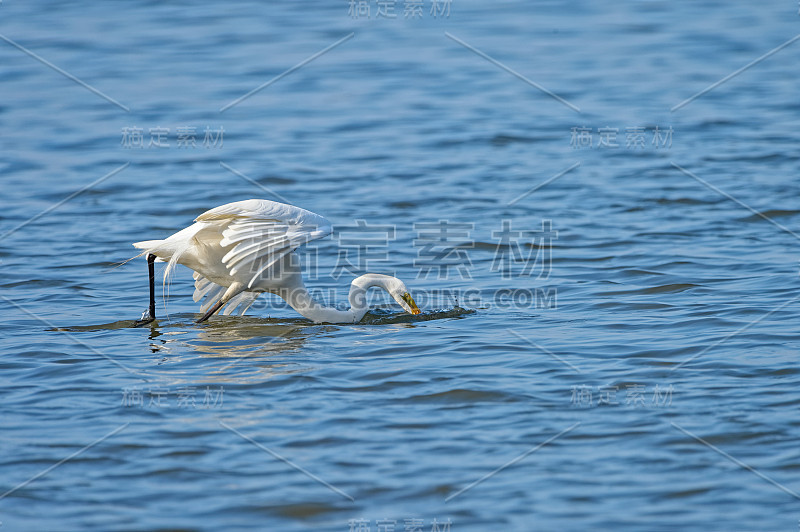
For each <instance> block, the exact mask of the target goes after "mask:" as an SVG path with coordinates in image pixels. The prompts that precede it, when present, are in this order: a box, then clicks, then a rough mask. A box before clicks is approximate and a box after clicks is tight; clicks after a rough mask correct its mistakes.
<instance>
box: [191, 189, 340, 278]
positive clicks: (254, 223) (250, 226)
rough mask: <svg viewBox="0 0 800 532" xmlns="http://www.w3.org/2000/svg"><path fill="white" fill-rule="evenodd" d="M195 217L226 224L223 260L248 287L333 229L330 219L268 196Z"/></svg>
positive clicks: (240, 202)
mask: <svg viewBox="0 0 800 532" xmlns="http://www.w3.org/2000/svg"><path fill="white" fill-rule="evenodd" d="M197 221H198V222H214V223H217V224H219V223H222V224H225V226H224V229H223V230H222V240H221V241H220V245H221V246H223V247H228V246H231V249H230V250H229V251H228V252H227V253H226V254H225V256H224V257H223V258H222V262H223V263H224V264H225V267H226V268H227V269H228V271H229V272H230V274H231V276H232V277H235V278H238V279H242V282H245V283H247V288H252V286H253V284H254V283H255V282H256V280H257V279H258V278H259V276H260V275H261V274H262V273H263V272H264V271H265V270H267V269H268V268H269V267H271V266H272V265H274V264H275V263H277V262H278V261H279V260H280V259H282V258H283V257H284V256H285V255H286V254H288V253H291V252H292V251H294V250H295V249H297V248H298V247H299V246H301V245H303V244H306V243H308V242H310V241H312V240H316V239H318V238H323V237H326V236H328V235H329V234H331V232H332V228H331V224H330V222H328V220H326V219H325V218H323V217H322V216H320V215H318V214H315V213H313V212H311V211H307V210H305V209H301V208H299V207H295V206H293V205H286V204H285V203H278V202H276V201H269V200H245V201H238V202H236V203H229V204H227V205H222V206H220V207H216V208H214V209H211V210H210V211H207V212H205V213H203V214H201V215H200V216H198V217H197Z"/></svg>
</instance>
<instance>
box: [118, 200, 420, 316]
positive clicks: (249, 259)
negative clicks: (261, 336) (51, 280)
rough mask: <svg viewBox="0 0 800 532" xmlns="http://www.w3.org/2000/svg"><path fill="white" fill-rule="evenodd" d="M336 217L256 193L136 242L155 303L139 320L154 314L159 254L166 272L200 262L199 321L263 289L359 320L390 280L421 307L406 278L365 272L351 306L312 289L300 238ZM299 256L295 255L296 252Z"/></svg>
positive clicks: (324, 230) (324, 232)
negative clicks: (325, 300)
mask: <svg viewBox="0 0 800 532" xmlns="http://www.w3.org/2000/svg"><path fill="white" fill-rule="evenodd" d="M331 231H332V229H331V224H330V222H328V220H326V219H325V218H323V217H322V216H320V215H318V214H314V213H313V212H310V211H307V210H305V209H301V208H299V207H295V206H293V205H286V204H284V203H278V202H275V201H270V200H263V199H250V200H245V201H237V202H234V203H228V204H226V205H221V206H219V207H216V208H214V209H211V210H210V211H206V212H204V213H203V214H201V215H200V216H198V217H197V218H196V219H195V223H194V224H192V225H190V226H189V227H187V228H185V229H183V230H181V231H178V232H177V233H175V234H174V235H172V236H170V237H168V238H166V239H164V240H145V241H143V242H136V243H135V244H133V245H134V247H136V248H138V249H141V250H144V252H143V253H142V255H147V265H148V271H149V278H150V307H149V308H148V309H147V310H146V311H145V312H144V313H143V314H142V319H141V320H138V321H137V322H136V325H137V326H139V325H144V324H147V323H150V322H151V321H153V320H155V317H156V312H155V287H154V268H153V263H154V262H155V261H159V262H167V263H168V264H167V268H166V269H165V271H164V280H165V282H166V279H167V276H168V275H169V273H170V271H172V269H173V268H174V267H175V265H176V264H183V265H184V266H187V267H189V268H191V269H192V270H194V280H195V291H194V300H195V301H199V300H200V299H201V298H205V302H204V304H203V305H202V307H201V311H202V312H204V313H205V314H204V315H203V317H202V318H200V319H199V320H198V323H200V322H202V321H205V320H207V319H208V318H209V317H211V316H212V315H213V314H214V313H216V312H217V311H219V310H220V309H221V308H222V307H225V306H226V305H227V308H226V309H225V311H224V314H226V315H227V314H231V313H233V312H234V311H235V310H236V309H237V308H238V313H237V314H238V315H242V314H244V312H245V311H246V310H247V309H248V308H249V307H250V305H252V304H253V302H254V301H255V300H256V299H257V298H258V296H259V294H261V293H262V292H269V293H272V294H277V295H278V296H280V297H282V298H283V299H284V300H286V302H287V303H289V305H291V307H292V308H294V309H295V310H296V311H297V312H299V313H300V314H302V315H303V316H305V317H306V318H308V319H310V320H312V321H314V322H317V323H323V322H324V323H356V322H358V321H360V320H361V318H363V317H364V314H366V313H367V310H368V305H367V302H366V292H367V290H369V289H370V288H371V287H379V288H383V289H384V290H386V291H387V292H389V294H390V295H391V296H392V298H394V300H395V301H397V303H399V304H400V306H401V307H403V309H404V310H405V311H406V312H408V313H410V314H419V313H420V310H419V308H418V307H417V304H416V303H415V302H414V299H413V298H412V297H411V295H410V294H409V292H408V289H407V288H406V285H405V284H403V282H402V281H401V280H400V279H397V278H396V277H391V276H389V275H380V274H369V273H368V274H366V275H362V276H361V277H358V278H356V279H354V280H353V282H352V284H351V286H350V294H349V297H348V299H349V301H350V309H349V310H339V309H336V308H333V307H326V306H325V305H322V304H321V303H318V302H317V301H315V300H314V298H313V297H312V296H311V294H309V293H308V290H307V289H306V287H305V285H304V284H303V278H302V275H301V271H300V267H299V261H298V260H297V257H295V256H294V251H295V249H297V247H298V246H300V245H302V244H305V243H307V242H310V241H312V240H316V239H318V238H323V237H325V236H328V235H329V234H331ZM293 259H294V260H293Z"/></svg>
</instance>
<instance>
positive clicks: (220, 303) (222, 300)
mask: <svg viewBox="0 0 800 532" xmlns="http://www.w3.org/2000/svg"><path fill="white" fill-rule="evenodd" d="M223 305H225V298H224V297H222V298H220V300H219V301H217V304H216V305H214V306H213V307H211V308H210V309H208V312H206V313H205V314H203V317H202V318H200V319H199V320H197V321H196V322H195V323H203V322H204V321H206V320H207V319H208V318H210V317H211V316H213V315H214V313H215V312H216V311H218V310H219V309H221V308H222V306H223Z"/></svg>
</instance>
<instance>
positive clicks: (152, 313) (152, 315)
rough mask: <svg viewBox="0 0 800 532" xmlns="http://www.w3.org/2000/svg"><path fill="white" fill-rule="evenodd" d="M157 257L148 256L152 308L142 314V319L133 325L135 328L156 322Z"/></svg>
mask: <svg viewBox="0 0 800 532" xmlns="http://www.w3.org/2000/svg"><path fill="white" fill-rule="evenodd" d="M155 261H156V256H155V255H152V254H148V255H147V275H148V277H149V279H150V306H149V307H147V310H145V311H144V312H143V313H142V319H140V320H136V321H135V322H134V324H133V326H134V327H141V326H142V325H147V324H148V323H151V322H153V321H155V319H156V272H155V265H154V263H155Z"/></svg>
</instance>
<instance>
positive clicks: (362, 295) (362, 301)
mask: <svg viewBox="0 0 800 532" xmlns="http://www.w3.org/2000/svg"><path fill="white" fill-rule="evenodd" d="M373 286H377V287H380V288H383V289H384V290H386V291H387V292H389V295H390V296H392V299H394V300H395V301H397V304H398V305H400V306H401V307H403V310H405V311H406V312H408V313H409V314H419V313H420V310H419V307H418V306H417V303H416V302H415V301H414V298H413V297H411V294H410V293H409V291H408V288H406V285H405V283H403V281H401V280H400V279H398V278H397V277H392V276H391V275H382V274H379V273H368V274H366V275H362V276H361V277H358V278H356V279H355V280H353V287H352V288H351V290H350V305H351V306H352V307H353V308H363V309H364V312H366V292H367V290H369V289H370V287H373Z"/></svg>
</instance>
